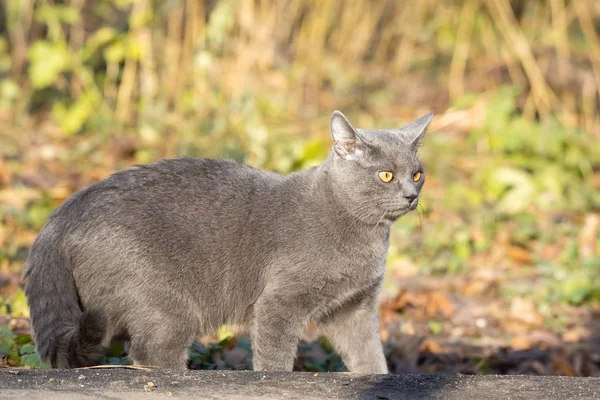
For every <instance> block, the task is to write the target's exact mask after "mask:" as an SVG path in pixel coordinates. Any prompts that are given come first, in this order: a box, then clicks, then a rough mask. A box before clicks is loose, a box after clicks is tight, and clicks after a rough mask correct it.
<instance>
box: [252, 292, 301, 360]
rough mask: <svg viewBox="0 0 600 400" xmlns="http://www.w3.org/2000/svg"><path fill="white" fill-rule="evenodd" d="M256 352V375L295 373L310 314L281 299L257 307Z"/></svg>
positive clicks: (254, 336)
mask: <svg viewBox="0 0 600 400" xmlns="http://www.w3.org/2000/svg"><path fill="white" fill-rule="evenodd" d="M254 315H255V316H254V321H253V326H252V331H251V335H252V352H253V365H254V370H255V371H292V369H293V366H294V359H295V358H296V352H297V348H298V340H299V337H300V335H301V333H302V329H303V328H304V325H305V323H306V320H307V319H308V318H307V314H306V313H304V312H301V311H299V310H298V309H294V307H293V306H292V305H291V304H287V303H286V302H285V301H283V300H281V299H278V298H277V297H272V298H266V299H260V300H259V301H258V302H257V303H256V304H255V309H254Z"/></svg>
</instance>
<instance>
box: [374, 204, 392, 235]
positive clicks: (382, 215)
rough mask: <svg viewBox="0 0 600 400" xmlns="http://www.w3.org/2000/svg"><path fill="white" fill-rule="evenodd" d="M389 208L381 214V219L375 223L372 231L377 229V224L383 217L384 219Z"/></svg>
mask: <svg viewBox="0 0 600 400" xmlns="http://www.w3.org/2000/svg"><path fill="white" fill-rule="evenodd" d="M389 210H390V209H389V207H388V208H387V209H386V210H385V211H384V212H383V214H381V217H380V218H379V221H377V223H376V224H375V226H374V227H373V230H375V229H377V226H378V225H379V223H380V222H381V221H382V220H383V217H385V214H386V213H387V212H388V211H389Z"/></svg>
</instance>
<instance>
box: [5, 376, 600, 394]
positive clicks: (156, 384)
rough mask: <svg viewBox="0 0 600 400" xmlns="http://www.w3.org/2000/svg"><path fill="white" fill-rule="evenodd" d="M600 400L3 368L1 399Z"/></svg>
mask: <svg viewBox="0 0 600 400" xmlns="http://www.w3.org/2000/svg"><path fill="white" fill-rule="evenodd" d="M92 398H94V399H134V400H135V399H151V400H154V399H166V398H194V399H234V400H238V399H239V400H241V399H448V400H454V399H456V400H459V399H460V400H471V399H484V400H491V399H503V400H505V399H528V400H529V399H544V400H547V399H561V400H566V399H600V378H568V377H559V376H553V377H551V376H545V377H541V376H540V377H534V376H491V375H486V376H442V375H363V374H351V373H318V374H313V373H306V372H293V373H262V372H252V371H239V372H236V371H186V372H172V371H165V370H149V371H142V370H130V369H86V370H38V371H33V370H23V369H0V399H2V400H11V399H48V400H54V399H59V400H71V399H92Z"/></svg>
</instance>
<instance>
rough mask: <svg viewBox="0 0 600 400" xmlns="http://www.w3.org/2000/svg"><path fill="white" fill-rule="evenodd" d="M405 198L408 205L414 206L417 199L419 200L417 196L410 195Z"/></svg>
mask: <svg viewBox="0 0 600 400" xmlns="http://www.w3.org/2000/svg"><path fill="white" fill-rule="evenodd" d="M404 198H405V199H406V201H408V204H412V203H413V202H414V201H415V199H416V198H417V195H416V194H409V195H408V196H404Z"/></svg>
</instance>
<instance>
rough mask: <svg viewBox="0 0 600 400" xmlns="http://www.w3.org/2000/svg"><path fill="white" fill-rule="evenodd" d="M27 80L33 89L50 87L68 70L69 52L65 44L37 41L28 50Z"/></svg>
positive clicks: (61, 42)
mask: <svg viewBox="0 0 600 400" xmlns="http://www.w3.org/2000/svg"><path fill="white" fill-rule="evenodd" d="M29 61H30V63H31V64H30V66H29V79H30V80H31V84H32V85H33V87H34V88H35V89H43V88H46V87H49V86H52V84H54V82H56V79H58V76H59V75H60V74H61V73H62V72H64V71H66V70H68V69H69V50H68V48H67V45H66V43H65V42H63V41H60V42H57V43H51V42H48V41H44V40H38V41H36V42H35V43H33V44H32V45H31V47H30V49H29Z"/></svg>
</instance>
